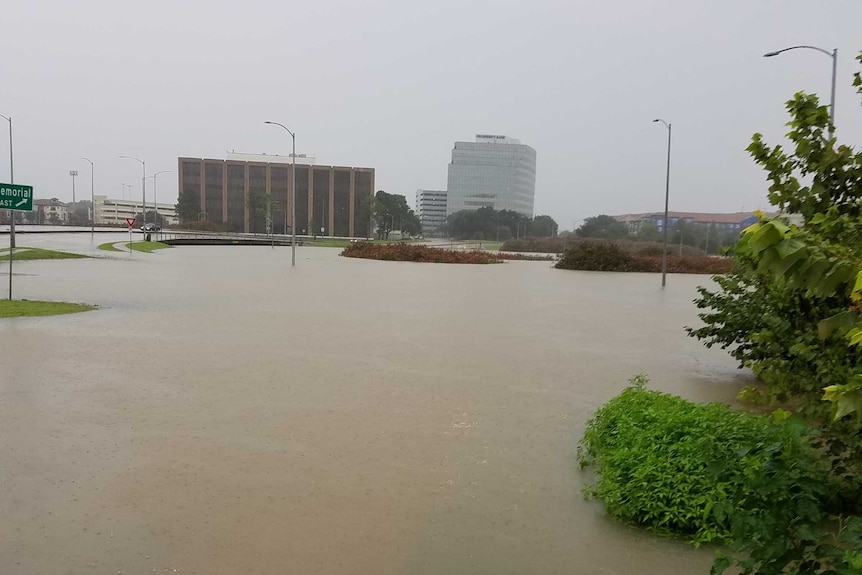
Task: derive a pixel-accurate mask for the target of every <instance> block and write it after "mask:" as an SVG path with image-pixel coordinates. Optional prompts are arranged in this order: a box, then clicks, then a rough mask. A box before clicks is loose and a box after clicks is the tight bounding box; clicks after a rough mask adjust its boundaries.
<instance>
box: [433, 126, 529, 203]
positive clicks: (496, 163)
mask: <svg viewBox="0 0 862 575" xmlns="http://www.w3.org/2000/svg"><path fill="white" fill-rule="evenodd" d="M447 192H448V198H447V200H448V202H447V206H446V213H447V215H448V214H454V213H455V212H458V211H460V210H477V209H479V208H482V207H486V206H488V207H492V208H494V209H495V210H513V211H516V212H518V213H521V214H524V215H526V216H528V217H531V218H532V217H533V199H534V197H535V195H536V150H534V149H533V148H531V147H530V146H527V145H524V144H522V143H521V142H520V141H518V140H515V139H512V138H508V137H506V136H496V135H486V134H479V135H477V136H476V141H475V142H455V147H454V148H453V149H452V161H451V162H450V163H449V179H448V186H447Z"/></svg>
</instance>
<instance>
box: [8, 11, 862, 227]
mask: <svg viewBox="0 0 862 575" xmlns="http://www.w3.org/2000/svg"><path fill="white" fill-rule="evenodd" d="M0 13H1V14H2V22H3V24H2V34H0V54H2V57H0V114H4V115H7V116H9V115H11V116H12V117H13V122H14V137H15V140H14V146H15V176H16V178H15V179H16V180H17V181H18V182H19V183H26V184H31V185H33V186H34V188H35V193H36V197H57V198H60V199H61V200H64V201H70V200H71V197H72V191H71V178H70V177H69V170H71V169H77V170H78V171H79V173H80V177H79V179H78V187H77V189H78V191H79V194H82V195H83V196H85V197H89V170H90V168H89V165H88V164H86V162H83V161H81V160H79V159H78V158H79V157H81V156H87V157H89V158H91V159H92V160H93V161H94V162H95V169H96V172H95V181H96V184H95V189H96V194H106V195H109V196H112V197H118V196H120V194H121V193H122V191H121V185H120V184H121V182H127V183H131V184H134V186H135V187H134V192H135V194H136V196H135V197H140V173H141V172H140V165H139V164H138V163H136V162H133V161H130V160H121V159H117V156H118V155H122V154H127V155H133V156H138V157H140V158H142V159H143V160H145V161H146V162H147V171H148V173H150V174H151V173H153V172H154V171H160V170H172V171H173V173H171V174H164V175H162V176H160V177H159V185H158V197H159V201H160V202H161V201H171V202H173V201H175V199H176V194H177V181H176V173H175V172H176V169H177V157H178V156H195V157H215V158H222V157H224V154H225V152H226V151H228V150H236V151H243V152H265V153H270V154H276V153H278V154H286V153H289V152H290V138H289V137H288V135H287V134H286V133H285V132H283V131H281V130H280V129H276V128H273V127H271V126H265V125H264V124H263V121H264V120H273V121H277V122H282V123H284V124H286V125H287V126H288V127H290V128H291V129H292V130H294V131H296V133H297V152H298V153H308V154H309V155H316V156H317V160H318V162H319V163H322V164H336V165H354V166H370V167H374V168H376V170H377V189H382V190H386V191H387V192H390V193H396V194H404V195H406V196H407V198H408V201H409V202H410V203H411V204H412V203H413V200H414V196H415V192H416V189H417V188H428V189H445V187H446V170H447V164H448V162H449V160H450V153H451V149H452V145H453V143H454V142H455V141H456V140H472V139H473V136H474V135H475V134H476V133H493V134H506V135H509V136H511V137H514V138H519V139H520V140H521V141H522V142H523V143H525V144H529V145H531V146H533V147H534V148H535V149H536V151H537V154H538V159H537V161H538V168H537V176H536V202H535V206H536V213H537V214H543V213H546V214H550V215H551V216H553V217H554V218H555V219H557V221H558V222H559V224H560V227H561V229H568V228H571V227H572V225H573V223H574V222H575V221H576V220H580V219H583V218H584V217H588V216H593V215H597V214H600V213H611V214H616V213H626V212H641V211H659V210H662V209H663V201H664V170H665V165H664V160H665V151H666V148H665V146H666V130H665V129H664V128H663V127H662V126H660V125H658V124H653V123H651V120H652V119H653V118H655V117H662V118H664V119H666V120H667V121H669V122H672V123H673V126H674V131H673V135H674V146H673V166H672V177H671V209H672V210H687V211H728V212H729V211H737V210H740V209H745V210H752V209H755V208H758V207H763V208H766V207H767V206H768V204H767V202H766V200H765V197H766V185H765V182H764V178H763V175H762V172H761V171H760V170H759V169H758V168H757V167H756V166H754V165H753V164H752V162H751V160H750V159H749V158H748V155H747V154H746V152H745V151H744V149H745V147H746V146H747V145H748V142H749V140H750V137H751V134H752V133H753V132H755V131H760V132H762V133H764V134H765V135H766V136H767V137H768V138H769V139H770V140H772V141H776V140H777V139H778V138H780V137H781V136H782V134H783V133H784V132H785V131H786V130H785V128H784V123H785V121H786V116H785V113H784V108H783V102H784V101H785V100H787V99H789V98H790V97H791V96H792V94H793V93H794V92H795V91H798V90H806V91H813V92H817V93H818V94H820V95H821V97H822V98H823V99H824V100H825V101H828V95H829V82H830V74H831V62H830V59H829V58H828V57H827V56H825V55H823V54H819V53H817V52H814V51H809V50H796V51H792V52H789V53H785V54H782V55H781V56H779V57H776V58H763V57H762V54H763V53H764V52H767V51H770V50H777V49H780V48H784V47H787V46H791V45H794V44H813V45H816V46H820V47H822V48H825V49H828V50H831V49H832V48H838V50H839V68H838V92H837V94H838V96H837V106H836V109H837V120H838V121H837V124H838V135H839V137H841V138H842V139H843V140H844V141H845V143H849V144H854V145H856V144H859V142H860V139H862V137H860V134H862V107H860V98H859V96H857V95H856V94H855V92H854V91H853V89H852V87H851V86H850V82H851V75H852V73H853V72H854V71H856V70H858V69H859V66H858V64H857V62H855V60H854V57H855V55H856V54H857V53H858V51H859V50H860V49H862V34H860V28H859V26H860V23H862V1H860V0H830V1H827V0H709V1H706V0H685V1H684V0H652V1H649V2H645V1H643V0H626V1H611V0H570V1H559V0H530V1H525V0H521V1H511V0H434V1H431V2H429V1H423V2H411V1H408V0H316V1H306V2H290V1H286V0H280V1H276V0H246V1H237V0H232V1H230V2H227V1H223V0H207V1H189V0H171V1H168V0H149V1H147V2H134V3H132V2H126V1H124V0H111V1H106V0H91V1H86V0H82V1H69V0H63V1H48V0H24V1H22V0H5V1H4V2H3V6H2V9H0ZM8 153H9V150H8V136H7V133H6V130H5V126H3V125H2V124H0V181H5V180H6V179H7V178H8V173H9V172H8V167H9V166H8ZM150 183H151V180H150V181H148V186H147V187H148V194H147V195H148V201H151V199H152V194H151V191H152V190H151V188H150ZM79 197H80V196H79Z"/></svg>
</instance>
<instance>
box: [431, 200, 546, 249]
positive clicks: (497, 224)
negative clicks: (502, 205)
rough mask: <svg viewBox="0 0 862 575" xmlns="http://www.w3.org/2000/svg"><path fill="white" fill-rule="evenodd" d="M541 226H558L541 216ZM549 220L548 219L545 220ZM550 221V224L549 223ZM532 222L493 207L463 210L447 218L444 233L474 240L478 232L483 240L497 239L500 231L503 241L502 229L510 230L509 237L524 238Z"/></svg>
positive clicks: (525, 217) (515, 213) (526, 218)
mask: <svg viewBox="0 0 862 575" xmlns="http://www.w3.org/2000/svg"><path fill="white" fill-rule="evenodd" d="M539 217H541V218H543V219H542V220H540V225H545V226H547V227H549V228H550V227H551V226H556V222H554V221H553V220H552V219H550V217H549V216H539ZM545 218H547V219H545ZM548 220H550V222H549V221H548ZM530 224H531V220H530V219H529V218H528V217H527V216H525V215H524V214H521V213H518V212H515V211H513V210H499V211H497V210H495V209H494V208H491V207H484V208H479V209H478V210H461V211H459V212H455V213H454V214H451V215H449V217H448V218H446V225H445V226H444V228H443V230H444V232H445V233H446V234H447V235H449V236H450V237H454V238H456V239H472V238H475V237H476V234H477V233H478V232H481V233H482V237H483V238H487V239H489V240H490V239H497V237H498V236H497V233H498V231H500V232H501V234H503V235H501V236H500V237H499V239H500V240H501V241H502V240H503V237H504V236H505V232H503V231H501V230H502V228H508V230H509V235H510V236H511V235H512V234H514V235H516V236H517V237H524V236H526V235H527V233H528V232H529V228H530Z"/></svg>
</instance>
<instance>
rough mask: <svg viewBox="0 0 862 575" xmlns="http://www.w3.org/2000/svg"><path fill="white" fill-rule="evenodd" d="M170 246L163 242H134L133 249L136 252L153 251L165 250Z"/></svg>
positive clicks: (127, 245)
mask: <svg viewBox="0 0 862 575" xmlns="http://www.w3.org/2000/svg"><path fill="white" fill-rule="evenodd" d="M126 247H129V244H128V243H127V244H126ZM169 247H171V246H169V245H168V244H163V243H161V242H132V249H133V250H135V251H136V252H144V253H151V252H154V251H156V250H163V249H165V248H169Z"/></svg>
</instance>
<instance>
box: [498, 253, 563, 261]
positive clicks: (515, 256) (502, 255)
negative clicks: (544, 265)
mask: <svg viewBox="0 0 862 575" xmlns="http://www.w3.org/2000/svg"><path fill="white" fill-rule="evenodd" d="M494 255H495V256H497V257H498V258H500V259H501V260H528V261H536V262H552V261H555V260H556V259H557V258H555V257H554V256H552V255H551V254H547V255H543V256H540V255H537V254H518V253H514V254H513V253H507V252H496V253H495V254H494Z"/></svg>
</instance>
